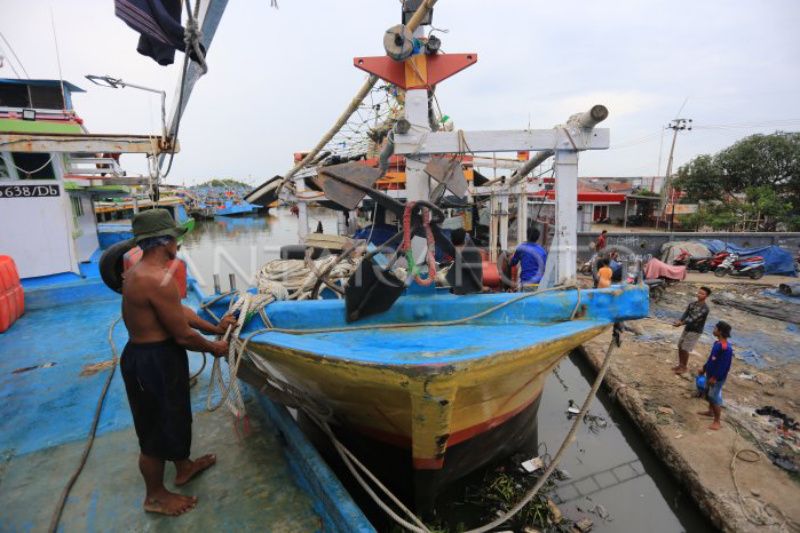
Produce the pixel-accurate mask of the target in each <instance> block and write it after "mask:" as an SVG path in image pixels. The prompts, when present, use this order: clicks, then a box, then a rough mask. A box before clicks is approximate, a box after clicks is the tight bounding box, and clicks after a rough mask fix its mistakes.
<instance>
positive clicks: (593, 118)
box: [567, 105, 608, 130]
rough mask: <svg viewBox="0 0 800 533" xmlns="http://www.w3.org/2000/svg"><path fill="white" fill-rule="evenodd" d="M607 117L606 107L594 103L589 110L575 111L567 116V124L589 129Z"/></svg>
mask: <svg viewBox="0 0 800 533" xmlns="http://www.w3.org/2000/svg"><path fill="white" fill-rule="evenodd" d="M607 118H608V108H607V107H606V106H604V105H594V106H592V108H591V109H590V110H589V111H584V112H583V113H576V114H574V115H572V116H571V117H569V120H567V125H569V126H574V127H576V128H583V129H588V130H590V129H592V128H594V127H595V126H597V125H598V124H600V123H601V122H603V121H604V120H605V119H607Z"/></svg>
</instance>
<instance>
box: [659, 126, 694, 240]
mask: <svg viewBox="0 0 800 533" xmlns="http://www.w3.org/2000/svg"><path fill="white" fill-rule="evenodd" d="M667 129H670V130H672V132H673V133H672V146H671V147H670V149H669V159H668V160H667V172H666V174H665V175H664V186H663V188H662V189H661V214H662V215H665V213H664V210H665V209H666V207H667V194H669V198H670V200H671V204H672V213H671V214H670V218H669V230H670V231H672V222H673V219H674V218H675V194H674V191H673V190H672V158H673V156H674V155H675V141H677V140H678V132H679V131H683V130H688V131H692V119H690V118H689V119H686V118H676V119H675V120H673V121H672V122H670V123H669V125H668V126H667ZM660 219H661V217H659V220H660ZM656 228H658V222H656Z"/></svg>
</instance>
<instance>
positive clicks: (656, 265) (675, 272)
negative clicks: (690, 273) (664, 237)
mask: <svg viewBox="0 0 800 533" xmlns="http://www.w3.org/2000/svg"><path fill="white" fill-rule="evenodd" d="M644 278H645V279H655V278H667V279H677V280H684V279H686V267H685V266H677V265H668V264H666V263H664V262H663V261H659V260H658V259H656V258H655V257H654V258H653V259H651V260H650V261H648V262H647V264H646V265H645V266H644Z"/></svg>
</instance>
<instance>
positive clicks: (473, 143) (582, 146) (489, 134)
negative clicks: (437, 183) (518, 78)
mask: <svg viewBox="0 0 800 533" xmlns="http://www.w3.org/2000/svg"><path fill="white" fill-rule="evenodd" d="M463 135H464V141H466V142H461V141H460V139H459V132H436V133H427V134H425V133H423V134H418V133H410V134H407V135H397V134H396V135H395V137H394V141H395V153H396V154H444V153H459V152H517V151H521V150H530V151H539V150H553V149H562V150H567V149H573V142H574V143H575V144H574V148H577V149H578V150H603V149H606V148H608V147H609V139H610V134H609V130H608V129H605V128H595V129H593V130H589V131H582V130H574V129H572V128H571V131H570V134H569V135H567V133H566V131H565V130H564V129H563V128H559V129H549V130H501V131H472V132H466V131H465V132H463Z"/></svg>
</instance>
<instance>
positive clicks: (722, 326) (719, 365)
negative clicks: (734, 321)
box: [700, 320, 733, 430]
mask: <svg viewBox="0 0 800 533" xmlns="http://www.w3.org/2000/svg"><path fill="white" fill-rule="evenodd" d="M714 336H715V337H716V338H717V342H715V343H714V346H713V347H712V348H711V354H710V355H709V356H708V361H706V364H704V365H703V370H702V371H701V372H700V375H705V376H706V391H707V394H706V397H707V399H708V411H703V412H701V413H700V414H701V415H703V416H709V417H710V416H713V417H714V422H712V423H711V425H710V426H708V428H709V429H713V430H717V429H719V428H720V427H721V424H720V421H719V419H720V416H722V386H723V385H724V384H725V379H726V378H727V377H728V372H729V371H730V369H731V362H732V361H733V347H732V346H731V345H730V343H729V342H728V339H729V338H730V336H731V325H730V324H728V323H727V322H724V321H722V320H720V321H719V322H717V325H716V326H715V327H714Z"/></svg>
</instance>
